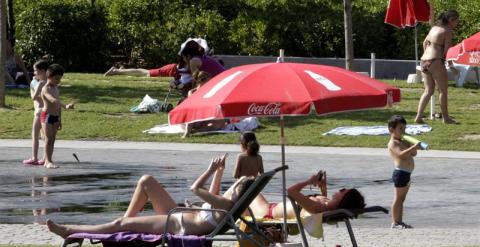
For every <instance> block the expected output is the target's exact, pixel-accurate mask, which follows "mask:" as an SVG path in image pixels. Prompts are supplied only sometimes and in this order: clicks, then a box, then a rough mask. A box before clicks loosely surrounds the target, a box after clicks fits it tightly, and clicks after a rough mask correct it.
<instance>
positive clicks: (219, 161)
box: [47, 155, 253, 238]
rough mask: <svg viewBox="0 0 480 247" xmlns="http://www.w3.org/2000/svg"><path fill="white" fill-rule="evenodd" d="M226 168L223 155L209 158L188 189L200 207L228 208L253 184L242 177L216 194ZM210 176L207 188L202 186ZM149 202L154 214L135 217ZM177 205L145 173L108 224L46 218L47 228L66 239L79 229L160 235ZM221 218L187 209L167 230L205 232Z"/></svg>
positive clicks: (174, 215)
mask: <svg viewBox="0 0 480 247" xmlns="http://www.w3.org/2000/svg"><path fill="white" fill-rule="evenodd" d="M224 169H225V155H224V156H223V157H216V158H214V159H212V162H211V163H210V166H209V167H208V169H207V170H206V171H205V172H203V173H202V175H200V176H199V177H198V178H197V180H196V181H195V182H194V183H193V185H192V186H191V187H190V190H191V191H192V192H193V193H194V194H195V195H197V196H198V197H200V198H201V199H203V200H204V201H205V203H204V204H203V206H202V208H216V209H224V210H227V211H228V210H230V209H231V208H232V206H233V205H234V203H235V202H236V201H237V200H238V199H239V198H240V196H241V195H242V194H243V193H244V192H245V191H246V189H247V188H248V187H249V186H250V185H251V184H252V182H253V178H250V177H242V178H241V179H239V180H237V181H236V182H235V183H234V184H233V185H232V186H231V187H230V188H229V189H228V190H227V191H226V192H225V193H224V194H223V196H222V195H219V192H220V183H221V179H222V175H223V172H224ZM212 175H213V181H212V185H211V186H210V190H207V189H205V188H204V187H203V186H204V185H205V183H206V182H207V180H208V179H209V178H210V177H211V176H212ZM148 201H151V202H152V204H153V209H154V211H155V213H156V214H155V215H150V216H138V217H135V216H136V215H137V213H138V212H140V211H141V210H142V209H143V207H144V205H145V204H146V203H147V202H148ZM175 207H177V205H176V203H175V201H174V200H173V198H172V197H171V196H170V194H169V193H168V192H167V191H166V190H165V189H164V188H163V186H162V185H161V184H160V183H159V182H158V181H157V180H155V179H154V178H153V177H152V176H149V175H144V176H142V178H140V180H139V181H138V184H137V187H136V189H135V192H134V193H133V196H132V200H131V201H130V205H129V206H128V209H127V211H126V212H125V215H124V216H123V217H120V218H118V219H116V220H114V221H112V222H110V223H106V224H99V225H60V224H56V223H54V222H53V221H51V220H47V226H48V229H49V230H50V231H51V232H53V233H55V234H57V235H59V236H61V237H62V238H66V237H67V236H69V235H70V234H73V233H78V232H86V233H115V232H121V231H133V232H141V233H152V234H163V233H164V232H165V223H166V221H167V215H168V212H169V211H170V210H171V209H173V208H175ZM222 217H224V214H223V213H219V212H211V211H193V212H192V211H186V212H178V213H174V214H172V217H170V220H169V221H170V222H168V223H169V226H171V227H169V229H167V232H168V233H175V234H185V235H190V234H193V235H204V234H208V233H210V232H211V231H213V229H214V228H215V227H216V225H217V224H218V222H220V221H221V220H222Z"/></svg>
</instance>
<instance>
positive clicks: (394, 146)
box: [388, 116, 420, 229]
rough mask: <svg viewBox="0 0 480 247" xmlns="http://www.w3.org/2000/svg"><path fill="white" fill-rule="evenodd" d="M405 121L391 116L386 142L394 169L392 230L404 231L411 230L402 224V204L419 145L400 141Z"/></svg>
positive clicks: (399, 117)
mask: <svg viewBox="0 0 480 247" xmlns="http://www.w3.org/2000/svg"><path fill="white" fill-rule="evenodd" d="M406 126H407V121H405V118H403V117H402V116H393V117H391V118H390V120H389V121H388V131H389V132H390V141H389V142H388V152H389V153H390V156H392V159H393V163H394V165H395V169H394V170H393V174H392V180H393V183H394V185H395V192H394V197H393V203H392V226H391V227H392V228H396V229H405V228H413V227H412V226H410V225H407V224H405V223H404V222H403V220H402V216H403V202H404V201H405V198H406V197H407V192H408V189H409V188H410V175H411V174H412V171H413V169H414V168H415V162H414V161H413V157H414V156H416V155H417V149H420V143H417V144H416V145H410V144H409V143H408V142H405V141H403V140H402V135H404V134H405V127H406Z"/></svg>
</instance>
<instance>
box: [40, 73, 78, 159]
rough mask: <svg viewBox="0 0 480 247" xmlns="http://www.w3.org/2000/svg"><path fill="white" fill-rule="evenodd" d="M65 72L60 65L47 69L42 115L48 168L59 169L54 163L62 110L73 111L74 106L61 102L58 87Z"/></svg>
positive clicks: (43, 90)
mask: <svg viewBox="0 0 480 247" xmlns="http://www.w3.org/2000/svg"><path fill="white" fill-rule="evenodd" d="M63 73H64V70H63V68H62V66H60V65H58V64H52V65H50V66H48V69H47V84H46V85H45V86H44V87H43V89H42V94H41V95H42V100H43V109H42V113H41V122H42V128H43V131H44V134H45V164H44V166H45V167H46V168H58V166H57V165H55V164H54V163H53V161H52V156H53V148H54V144H55V137H56V135H57V131H58V130H60V129H61V128H62V117H61V113H62V112H61V110H62V108H65V109H73V103H72V104H67V105H65V104H63V103H62V101H60V94H59V92H58V85H59V84H60V81H61V80H62V77H63Z"/></svg>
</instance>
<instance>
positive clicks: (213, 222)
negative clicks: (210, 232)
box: [200, 202, 218, 227]
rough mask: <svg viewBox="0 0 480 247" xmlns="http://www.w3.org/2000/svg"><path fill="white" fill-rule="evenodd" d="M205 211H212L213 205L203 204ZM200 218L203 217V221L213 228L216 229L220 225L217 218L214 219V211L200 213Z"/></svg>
mask: <svg viewBox="0 0 480 247" xmlns="http://www.w3.org/2000/svg"><path fill="white" fill-rule="evenodd" d="M202 208H203V209H212V205H210V204H209V203H206V202H205V203H203V204H202ZM200 217H202V219H203V220H205V221H206V222H208V223H209V224H210V225H212V226H213V227H216V226H217V225H218V222H217V221H216V220H215V217H213V212H212V211H204V210H202V211H200Z"/></svg>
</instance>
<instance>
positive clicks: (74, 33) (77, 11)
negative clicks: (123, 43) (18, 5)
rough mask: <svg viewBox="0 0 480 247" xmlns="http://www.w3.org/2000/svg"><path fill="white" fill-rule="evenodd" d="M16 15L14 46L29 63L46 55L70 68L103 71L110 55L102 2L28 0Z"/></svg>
mask: <svg viewBox="0 0 480 247" xmlns="http://www.w3.org/2000/svg"><path fill="white" fill-rule="evenodd" d="M23 9H24V10H23V11H21V12H20V13H19V14H18V15H17V16H16V33H17V40H18V41H17V47H18V48H20V51H21V52H22V54H23V56H24V60H25V61H26V62H27V64H28V65H32V64H33V63H34V62H35V60H37V59H39V58H41V57H43V56H45V55H48V56H49V57H50V58H51V60H52V61H54V62H56V63H60V64H61V65H63V66H64V67H65V68H66V69H67V70H69V71H104V70H105V68H106V67H107V64H106V58H107V57H108V55H109V45H108V44H109V43H108V39H107V23H106V18H105V11H104V8H103V7H102V6H101V5H94V6H92V5H91V4H90V3H88V2H86V1H71V2H68V1H62V0H48V1H35V2H29V6H28V7H25V8H23Z"/></svg>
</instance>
